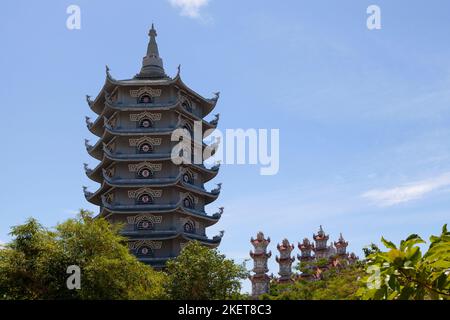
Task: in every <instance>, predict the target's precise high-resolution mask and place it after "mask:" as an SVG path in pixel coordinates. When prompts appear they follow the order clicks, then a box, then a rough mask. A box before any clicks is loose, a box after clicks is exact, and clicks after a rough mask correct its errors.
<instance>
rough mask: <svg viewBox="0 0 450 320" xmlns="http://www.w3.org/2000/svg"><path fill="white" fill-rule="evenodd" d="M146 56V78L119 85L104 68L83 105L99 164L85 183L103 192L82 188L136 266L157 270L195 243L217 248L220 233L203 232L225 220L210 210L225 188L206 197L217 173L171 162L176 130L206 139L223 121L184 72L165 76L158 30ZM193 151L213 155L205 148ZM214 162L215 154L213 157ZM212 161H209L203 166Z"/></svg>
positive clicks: (212, 101)
mask: <svg viewBox="0 0 450 320" xmlns="http://www.w3.org/2000/svg"><path fill="white" fill-rule="evenodd" d="M149 37H150V41H149V44H148V48H147V54H146V56H145V57H144V58H143V63H142V68H141V71H140V72H139V73H138V74H137V75H135V76H134V77H133V78H132V79H127V80H116V79H114V78H113V77H112V76H111V74H110V70H109V68H108V67H106V80H105V83H104V85H103V87H102V89H101V90H100V93H99V94H98V95H97V97H96V98H95V99H93V100H92V99H91V97H90V96H87V97H86V100H87V103H88V105H89V107H90V109H91V111H92V112H93V113H95V114H96V119H95V120H94V121H91V118H89V117H86V124H87V127H88V129H89V131H90V132H91V133H92V134H93V135H95V136H96V137H98V140H97V141H96V143H95V144H91V143H90V142H89V140H86V141H85V145H86V149H87V152H88V154H89V155H90V156H91V157H92V158H94V159H95V160H97V161H98V164H97V165H96V166H95V167H93V168H92V169H91V168H89V166H88V165H87V164H85V171H86V175H87V176H88V177H89V178H90V179H91V180H92V181H94V182H97V183H99V184H100V186H99V188H98V189H97V190H96V191H95V192H90V191H88V190H87V188H86V187H84V192H85V196H86V199H87V200H88V201H89V202H91V203H92V204H95V205H97V206H99V208H100V210H99V216H100V217H105V218H107V219H108V220H109V221H111V222H113V223H122V224H124V225H125V227H124V228H123V230H122V234H123V235H124V236H126V237H127V238H128V241H129V248H130V250H131V251H132V252H133V253H134V254H136V255H137V256H138V258H139V259H140V260H141V261H143V262H146V263H149V264H151V265H153V266H155V267H157V268H161V267H163V266H164V264H165V262H166V261H167V260H168V259H170V258H173V257H175V256H177V255H178V254H179V252H180V251H181V249H182V248H183V246H184V245H185V244H186V243H187V242H188V241H190V240H197V241H200V242H201V243H203V244H204V245H207V246H210V247H216V246H218V245H219V243H220V241H221V238H222V236H223V232H221V233H220V234H219V235H218V236H215V237H213V238H208V237H207V236H206V228H207V227H209V226H212V225H214V224H215V223H217V221H218V220H219V219H220V217H221V215H222V212H223V208H219V211H218V212H216V213H214V214H208V213H207V212H206V211H205V206H207V205H208V204H211V203H212V202H213V201H215V200H216V199H217V197H218V196H219V193H220V189H221V184H218V186H217V187H216V188H214V189H212V190H207V189H206V188H205V186H204V184H205V183H207V182H209V181H210V180H212V179H213V178H214V177H216V175H217V173H218V170H219V165H216V166H213V167H211V168H208V167H206V166H205V165H204V164H203V162H202V163H200V164H195V163H183V164H179V165H177V164H175V163H174V162H172V159H171V154H172V148H173V147H174V146H175V144H176V143H177V142H174V141H171V136H172V133H173V132H174V131H175V130H176V129H186V130H188V132H192V130H193V128H194V122H197V123H200V124H201V128H202V132H206V131H207V130H209V132H211V131H212V130H211V129H215V128H216V127H217V124H218V121H219V115H218V114H217V115H215V117H214V118H213V119H212V120H209V121H206V120H205V119H204V118H205V117H207V116H208V115H210V113H211V112H212V111H213V109H214V108H215V106H216V104H217V101H218V99H219V93H216V94H214V97H212V98H210V99H208V98H204V97H202V96H201V95H199V94H198V93H196V92H195V91H193V90H192V89H190V88H189V87H188V86H187V85H186V84H184V83H183V81H182V80H181V76H180V68H178V73H177V74H176V76H175V77H174V78H170V77H169V76H167V75H166V73H165V71H164V67H163V61H162V59H161V57H160V56H159V50H158V46H157V44H156V30H155V29H154V27H153V25H152V28H151V29H150V32H149ZM193 145H196V146H197V147H199V148H201V150H202V151H204V150H205V149H206V148H210V149H214V145H212V146H207V145H206V144H205V143H203V141H193ZM211 154H213V153H211ZM204 160H207V159H203V161H204Z"/></svg>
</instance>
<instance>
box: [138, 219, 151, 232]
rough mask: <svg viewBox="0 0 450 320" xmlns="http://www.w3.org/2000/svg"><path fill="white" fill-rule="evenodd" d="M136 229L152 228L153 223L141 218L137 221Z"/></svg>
mask: <svg viewBox="0 0 450 320" xmlns="http://www.w3.org/2000/svg"><path fill="white" fill-rule="evenodd" d="M137 229H138V230H150V229H153V223H152V222H151V221H149V220H142V221H139V223H138V224H137Z"/></svg>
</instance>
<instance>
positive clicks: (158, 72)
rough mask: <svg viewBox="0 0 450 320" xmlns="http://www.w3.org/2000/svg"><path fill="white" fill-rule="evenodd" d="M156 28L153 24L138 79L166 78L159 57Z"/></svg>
mask: <svg viewBox="0 0 450 320" xmlns="http://www.w3.org/2000/svg"><path fill="white" fill-rule="evenodd" d="M157 35H158V34H157V33H156V29H155V26H154V25H153V23H152V27H151V29H150V31H149V32H148V36H149V37H150V40H149V42H148V46H147V55H146V56H145V57H144V58H143V59H142V68H141V72H140V73H139V74H137V75H136V78H165V77H167V76H166V73H165V72H164V66H163V61H162V59H161V57H160V56H159V50H158V44H157V43H156V37H157Z"/></svg>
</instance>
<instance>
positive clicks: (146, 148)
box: [139, 143, 153, 153]
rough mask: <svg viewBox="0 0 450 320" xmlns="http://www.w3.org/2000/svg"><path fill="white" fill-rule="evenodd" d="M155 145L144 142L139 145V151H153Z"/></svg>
mask: <svg viewBox="0 0 450 320" xmlns="http://www.w3.org/2000/svg"><path fill="white" fill-rule="evenodd" d="M152 150H153V147H152V146H151V145H150V144H148V143H143V144H142V145H141V146H140V147H139V151H140V152H142V153H149V152H152Z"/></svg>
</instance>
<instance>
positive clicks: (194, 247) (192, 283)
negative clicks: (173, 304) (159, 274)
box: [167, 241, 248, 300]
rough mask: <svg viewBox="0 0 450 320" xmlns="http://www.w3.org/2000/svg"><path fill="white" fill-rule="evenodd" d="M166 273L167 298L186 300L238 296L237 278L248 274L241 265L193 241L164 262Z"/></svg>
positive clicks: (239, 285)
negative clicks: (176, 255)
mask: <svg viewBox="0 0 450 320" xmlns="http://www.w3.org/2000/svg"><path fill="white" fill-rule="evenodd" d="M167 274H168V278H169V281H168V291H169V294H170V296H171V298H173V299H188V300H215V299H234V298H241V297H242V296H240V289H241V283H240V280H241V279H245V278H246V277H247V276H248V273H247V271H246V270H245V268H244V267H243V266H240V265H237V264H235V263H234V261H233V260H229V259H226V258H225V256H224V255H222V254H220V253H219V252H218V251H217V250H216V249H209V248H207V247H205V246H202V245H201V244H200V243H199V242H197V241H191V242H190V243H189V244H188V245H187V246H185V247H184V248H183V250H182V251H181V253H180V255H179V256H178V257H177V258H175V259H173V260H170V261H169V262H168V263H167Z"/></svg>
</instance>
